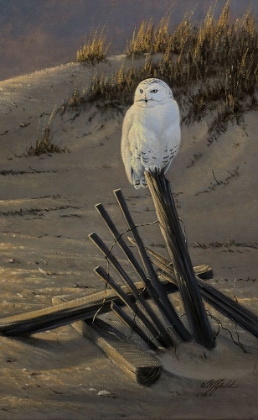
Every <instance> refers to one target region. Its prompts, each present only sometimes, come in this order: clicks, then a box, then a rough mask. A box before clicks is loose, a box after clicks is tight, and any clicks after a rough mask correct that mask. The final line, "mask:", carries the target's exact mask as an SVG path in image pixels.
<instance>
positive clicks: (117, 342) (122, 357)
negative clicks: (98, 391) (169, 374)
mask: <svg viewBox="0 0 258 420" xmlns="http://www.w3.org/2000/svg"><path fill="white" fill-rule="evenodd" d="M73 326H74V328H75V329H76V330H77V331H79V332H80V333H81V334H82V335H83V336H84V337H87V338H89V339H90V340H92V341H93V342H94V343H95V344H96V345H97V346H98V347H99V348H101V349H102V350H103V351H104V353H105V354H106V355H107V356H108V357H109V359H110V360H112V362H113V363H114V364H115V365H116V366H117V367H118V368H119V369H121V370H122V371H123V372H124V373H125V374H126V375H127V376H129V377H130V378H131V379H132V380H134V381H136V382H138V383H139V384H141V385H146V386H148V385H152V384H153V383H154V382H156V381H157V380H158V379H159V377H160V375H161V372H162V365H161V363H160V362H159V361H158V360H157V359H156V358H155V357H153V356H151V355H150V354H148V353H146V352H144V351H142V350H141V349H139V348H138V347H136V345H135V344H133V343H131V342H129V341H128V340H127V339H126V337H125V336H124V339H123V340H121V339H119V338H117V337H116V336H115V335H114V331H112V333H111V334H110V333H109V332H108V331H109V326H108V324H106V323H105V324H103V325H102V326H101V327H100V328H99V324H98V322H97V323H96V325H95V323H93V324H89V323H87V322H85V321H79V322H76V323H75V324H73Z"/></svg>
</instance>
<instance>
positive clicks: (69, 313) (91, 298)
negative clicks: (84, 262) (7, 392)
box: [0, 281, 178, 337]
mask: <svg viewBox="0 0 258 420" xmlns="http://www.w3.org/2000/svg"><path fill="white" fill-rule="evenodd" d="M165 283H166V290H167V293H174V292H175V291H177V290H178V289H177V287H176V286H174V285H173V284H172V283H168V282H167V281H165ZM135 287H136V288H137V290H139V293H142V294H143V295H144V296H145V297H148V292H147V290H146V287H145V284H144V283H143V282H136V283H135ZM122 289H123V291H124V293H126V294H127V295H128V296H131V297H132V294H131V290H130V288H129V287H127V286H122ZM111 301H115V302H116V303H117V304H118V305H119V304H122V303H121V300H120V299H119V298H118V297H117V295H116V293H115V292H114V291H113V290H112V289H105V290H101V291H99V292H95V293H92V294H91V295H86V296H82V297H80V298H78V297H76V298H74V297H71V299H70V300H69V301H67V302H62V303H60V304H58V305H56V306H54V307H53V306H50V307H46V308H43V309H37V310H34V311H30V312H25V313H24V312H22V313H20V314H16V315H10V316H7V317H4V318H0V334H2V335H6V336H16V337H20V336H24V335H30V334H34V333H37V332H41V331H46V330H50V329H54V328H58V327H60V326H62V325H67V324H71V323H72V322H74V321H77V320H80V319H92V318H93V317H94V316H95V315H96V313H97V312H98V313H99V312H100V313H105V312H108V311H110V302H111Z"/></svg>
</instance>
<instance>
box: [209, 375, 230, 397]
mask: <svg viewBox="0 0 258 420" xmlns="http://www.w3.org/2000/svg"><path fill="white" fill-rule="evenodd" d="M201 388H203V390H204V391H203V392H202V393H201V395H203V396H205V397H210V396H211V395H213V394H214V392H216V391H217V390H218V389H220V388H238V386H237V385H236V380H233V379H230V380H228V379H217V380H215V379H211V380H210V381H207V382H202V383H201Z"/></svg>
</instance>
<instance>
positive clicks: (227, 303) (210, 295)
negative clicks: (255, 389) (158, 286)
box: [130, 239, 258, 338]
mask: <svg viewBox="0 0 258 420" xmlns="http://www.w3.org/2000/svg"><path fill="white" fill-rule="evenodd" d="M130 241H131V242H132V243H134V241H133V239H130ZM146 250H147V252H148V253H149V254H150V255H151V256H152V257H153V262H154V264H155V265H156V266H157V267H159V268H160V270H161V273H160V274H161V275H162V276H163V278H164V279H166V280H168V281H171V282H173V284H176V279H175V273H174V268H173V265H172V264H171V263H170V261H169V260H167V259H166V258H165V257H163V256H162V255H160V254H158V253H157V252H156V251H153V250H152V249H151V248H148V247H146ZM196 281H197V284H198V286H199V288H200V292H201V295H202V297H203V299H204V300H205V301H206V302H207V303H209V304H210V305H211V306H212V307H213V308H215V309H216V310H217V311H218V312H220V313H222V314H223V315H224V316H226V317H227V318H229V319H231V320H232V321H234V322H236V323H237V324H238V325H240V326H241V327H242V328H244V329H245V330H246V331H248V332H250V333H251V334H253V335H254V336H255V337H257V338H258V317H257V315H255V314H254V313H253V312H250V311H249V310H248V309H246V308H245V307H243V306H242V305H240V304H239V303H237V302H236V301H235V300H233V299H231V298H230V297H228V296H226V295H224V294H223V293H222V292H220V291H219V290H217V289H215V287H213V286H212V285H210V284H207V283H206V282H205V281H203V280H202V279H201V278H199V277H198V276H196Z"/></svg>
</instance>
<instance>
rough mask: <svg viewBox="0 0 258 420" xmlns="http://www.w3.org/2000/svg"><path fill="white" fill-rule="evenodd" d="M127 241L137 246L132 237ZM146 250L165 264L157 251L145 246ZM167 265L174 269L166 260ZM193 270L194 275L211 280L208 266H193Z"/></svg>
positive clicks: (210, 270)
mask: <svg viewBox="0 0 258 420" xmlns="http://www.w3.org/2000/svg"><path fill="white" fill-rule="evenodd" d="M127 239H128V241H129V242H131V244H133V245H134V246H136V242H135V240H134V239H133V238H131V237H130V236H127ZM145 249H146V251H147V252H148V254H150V255H151V256H154V257H155V258H156V260H160V261H161V262H164V259H165V258H164V257H163V256H162V255H160V254H158V253H157V252H156V251H154V250H153V249H151V248H149V247H148V246H145ZM154 263H155V262H154ZM166 263H167V266H166V268H167V267H169V268H171V269H173V264H172V262H169V261H168V260H167V259H166ZM193 270H194V273H195V275H196V276H202V277H203V278H210V276H211V275H212V268H211V267H210V266H209V265H208V264H200V265H195V266H193ZM175 281H176V280H175Z"/></svg>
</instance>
